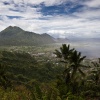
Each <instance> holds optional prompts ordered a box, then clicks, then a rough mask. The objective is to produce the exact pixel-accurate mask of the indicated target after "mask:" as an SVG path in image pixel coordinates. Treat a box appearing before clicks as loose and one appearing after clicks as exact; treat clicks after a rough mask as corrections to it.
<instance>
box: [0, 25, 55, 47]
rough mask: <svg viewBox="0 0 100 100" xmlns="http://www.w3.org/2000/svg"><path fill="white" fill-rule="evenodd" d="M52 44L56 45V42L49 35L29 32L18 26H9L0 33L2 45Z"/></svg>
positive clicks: (0, 43)
mask: <svg viewBox="0 0 100 100" xmlns="http://www.w3.org/2000/svg"><path fill="white" fill-rule="evenodd" d="M51 43H55V41H54V39H53V37H52V36H50V35H48V34H47V33H44V34H37V33H34V32H28V31H24V30H23V29H21V28H19V27H17V26H9V27H7V28H6V29H4V30H3V31H1V32H0V45H10V46H13V45H14V46H16V45H43V44H51Z"/></svg>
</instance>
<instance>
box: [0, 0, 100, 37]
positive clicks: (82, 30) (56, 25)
mask: <svg viewBox="0 0 100 100" xmlns="http://www.w3.org/2000/svg"><path fill="white" fill-rule="evenodd" d="M4 1H6V2H8V0H2V1H0V15H1V16H0V30H3V29H4V28H6V27H7V26H9V25H16V26H19V27H21V28H23V29H24V30H26V31H33V32H37V33H40V34H41V33H46V32H47V33H49V34H50V35H52V36H54V37H72V36H76V37H100V19H99V18H100V13H99V12H100V10H99V9H98V10H91V9H87V8H85V9H83V10H82V11H81V12H75V13H74V14H73V16H71V15H70V16H68V15H62V16H60V15H55V16H53V15H47V16H43V15H42V13H41V12H39V10H40V9H41V8H34V7H31V6H30V5H29V4H33V5H35V4H40V3H42V2H44V4H45V5H46V6H50V5H59V4H60V3H64V2H65V1H68V0H9V2H10V5H4V4H3V2H4ZM12 1H13V2H14V3H12ZM23 1H24V3H23ZM95 1H97V2H98V0H92V1H91V2H85V3H84V5H87V6H88V7H96V5H97V7H98V5H99V3H98V4H97V2H95ZM72 2H78V0H72ZM93 2H94V3H93ZM15 5H17V6H15ZM21 5H24V6H21ZM11 9H12V10H11ZM15 10H17V11H15ZM7 16H19V17H21V18H13V19H11V18H8V17H7ZM75 16H76V17H75ZM40 18H41V19H40ZM42 18H43V19H42Z"/></svg>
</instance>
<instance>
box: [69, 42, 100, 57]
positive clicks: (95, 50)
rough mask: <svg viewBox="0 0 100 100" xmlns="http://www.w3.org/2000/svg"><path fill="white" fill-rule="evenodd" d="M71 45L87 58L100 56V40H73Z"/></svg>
mask: <svg viewBox="0 0 100 100" xmlns="http://www.w3.org/2000/svg"><path fill="white" fill-rule="evenodd" d="M70 45H71V47H74V48H75V49H76V50H78V51H79V52H81V53H82V55H83V56H87V58H100V42H75V43H74V42H71V43H70Z"/></svg>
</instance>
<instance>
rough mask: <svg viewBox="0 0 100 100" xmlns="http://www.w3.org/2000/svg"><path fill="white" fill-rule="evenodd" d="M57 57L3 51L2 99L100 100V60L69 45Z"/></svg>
mask: <svg viewBox="0 0 100 100" xmlns="http://www.w3.org/2000/svg"><path fill="white" fill-rule="evenodd" d="M54 54H55V55H56V57H52V58H51V57H49V56H48V57H47V56H45V55H44V56H43V55H41V56H37V55H36V57H35V56H32V55H30V54H28V53H25V52H21V53H19V52H8V51H2V52H0V100H8V99H9V100H99V99H100V85H99V84H100V59H98V60H97V61H92V60H87V59H86V57H85V56H81V53H80V52H78V51H76V50H75V49H74V48H70V45H66V44H63V45H62V47H61V48H60V49H59V50H55V52H54Z"/></svg>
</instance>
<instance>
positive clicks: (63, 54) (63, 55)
mask: <svg viewBox="0 0 100 100" xmlns="http://www.w3.org/2000/svg"><path fill="white" fill-rule="evenodd" d="M73 51H74V49H70V45H66V44H62V47H60V50H55V52H54V54H56V56H57V58H60V61H61V62H63V63H65V69H66V64H67V66H68V63H69V57H70V55H71V54H72V52H73Z"/></svg>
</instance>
